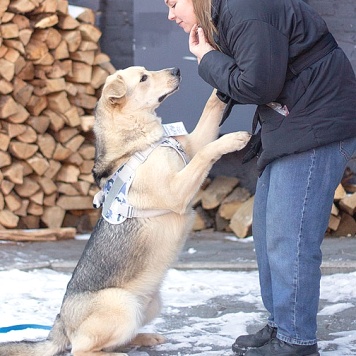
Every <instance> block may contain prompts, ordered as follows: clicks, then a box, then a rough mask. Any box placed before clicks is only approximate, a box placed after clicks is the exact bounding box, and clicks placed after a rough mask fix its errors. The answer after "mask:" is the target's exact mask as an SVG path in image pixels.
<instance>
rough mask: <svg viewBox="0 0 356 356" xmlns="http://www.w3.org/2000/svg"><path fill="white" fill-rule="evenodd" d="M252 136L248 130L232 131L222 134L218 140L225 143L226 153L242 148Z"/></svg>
mask: <svg viewBox="0 0 356 356" xmlns="http://www.w3.org/2000/svg"><path fill="white" fill-rule="evenodd" d="M250 138H251V134H250V133H249V132H247V131H237V132H231V133H228V134H225V135H223V136H221V137H220V138H219V139H218V140H217V141H220V142H221V143H223V146H222V148H223V150H224V153H229V152H233V151H239V150H242V149H243V148H244V147H245V146H246V145H247V143H248V141H249V140H250Z"/></svg>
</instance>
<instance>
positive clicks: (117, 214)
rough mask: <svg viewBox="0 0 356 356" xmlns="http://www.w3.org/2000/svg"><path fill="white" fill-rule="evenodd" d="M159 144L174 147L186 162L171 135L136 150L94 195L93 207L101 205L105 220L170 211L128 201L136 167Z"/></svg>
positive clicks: (121, 220)
mask: <svg viewBox="0 0 356 356" xmlns="http://www.w3.org/2000/svg"><path fill="white" fill-rule="evenodd" d="M163 126H165V125H163ZM159 146H161V147H162V146H163V147H170V148H172V149H174V150H175V151H176V152H177V153H178V154H179V156H180V157H181V158H182V160H183V162H184V164H185V165H186V164H187V158H186V154H185V152H184V150H183V148H182V146H181V144H180V143H179V142H178V141H177V140H176V139H174V138H173V137H167V136H165V137H163V138H162V139H161V140H160V141H158V142H157V143H155V144H153V145H151V146H150V147H149V148H147V149H146V150H144V151H141V152H136V153H135V154H134V155H133V156H132V157H131V158H130V159H129V160H128V161H127V162H126V163H125V164H123V165H122V166H121V167H119V169H118V170H117V171H116V172H115V173H114V174H113V175H112V176H111V178H109V179H108V181H107V182H106V183H105V185H104V187H103V189H102V190H100V191H99V192H98V193H96V194H95V196H94V200H93V206H94V208H100V207H101V206H102V207H103V209H102V212H101V215H102V217H103V218H104V219H105V220H106V221H107V222H109V223H111V224H121V223H123V222H124V221H125V220H126V219H127V218H133V217H141V218H149V217H154V216H159V215H164V214H167V213H169V212H170V210H165V209H164V210H163V209H137V208H135V207H134V206H132V205H130V204H129V202H128V192H129V190H130V186H131V184H132V182H133V179H134V177H135V172H136V169H137V167H138V166H140V165H141V164H142V163H143V162H145V161H146V159H147V158H148V156H149V155H150V154H151V153H152V151H153V150H154V149H155V148H157V147H159Z"/></svg>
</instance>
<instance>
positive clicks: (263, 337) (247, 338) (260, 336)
mask: <svg viewBox="0 0 356 356" xmlns="http://www.w3.org/2000/svg"><path fill="white" fill-rule="evenodd" d="M276 335H277V328H273V327H271V326H269V325H266V326H265V327H264V328H263V329H261V330H260V331H257V333H256V334H252V335H241V336H239V337H238V338H237V339H236V341H235V342H234V343H233V345H232V351H233V352H235V354H236V355H239V356H243V355H244V354H245V352H246V351H247V350H248V349H249V348H251V347H260V346H263V345H265V344H266V343H267V342H269V341H271V339H273V338H275V337H276Z"/></svg>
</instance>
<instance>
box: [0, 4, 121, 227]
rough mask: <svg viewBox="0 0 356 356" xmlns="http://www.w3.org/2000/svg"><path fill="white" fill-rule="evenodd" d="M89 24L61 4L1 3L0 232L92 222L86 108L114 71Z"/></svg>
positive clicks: (90, 15) (83, 13)
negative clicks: (85, 220) (3, 230)
mask: <svg viewBox="0 0 356 356" xmlns="http://www.w3.org/2000/svg"><path fill="white" fill-rule="evenodd" d="M72 10H76V14H75V15H74V14H73V15H71V13H72ZM94 24H95V15H94V12H93V11H92V10H90V9H84V8H73V7H71V6H69V5H68V1H66V0H11V1H10V0H1V2H0V34H1V36H0V230H1V229H14V228H17V229H37V228H59V227H62V226H77V225H78V224H79V223H80V221H81V220H83V219H87V220H88V219H89V220H90V219H91V216H92V215H94V216H93V220H94V219H95V220H96V215H97V214H96V213H95V214H93V210H92V196H93V195H94V194H95V193H96V191H97V188H96V186H95V184H94V181H93V178H92V174H91V169H92V166H93V159H94V146H93V137H92V132H91V127H92V125H93V121H94V116H93V109H94V107H95V104H96V102H97V98H98V96H99V94H100V89H101V87H102V85H103V84H104V81H105V79H106V77H107V76H108V75H109V74H111V73H113V72H114V71H115V69H114V67H113V66H112V65H111V63H110V59H109V57H108V56H107V55H105V54H104V53H102V52H101V51H100V48H99V45H98V41H99V38H100V36H101V32H100V31H99V30H98V29H97V28H96V27H95V25H94ZM84 217H85V218H84Z"/></svg>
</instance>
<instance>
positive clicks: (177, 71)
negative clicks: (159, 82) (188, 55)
mask: <svg viewBox="0 0 356 356" xmlns="http://www.w3.org/2000/svg"><path fill="white" fill-rule="evenodd" d="M171 74H172V75H174V76H175V77H179V76H180V69H179V68H172V70H171Z"/></svg>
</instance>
